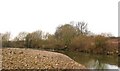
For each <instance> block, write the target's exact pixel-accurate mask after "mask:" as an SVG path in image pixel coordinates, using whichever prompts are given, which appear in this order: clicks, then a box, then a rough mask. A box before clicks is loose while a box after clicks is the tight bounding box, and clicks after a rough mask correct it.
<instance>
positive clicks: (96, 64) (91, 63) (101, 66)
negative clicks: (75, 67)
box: [87, 60, 107, 69]
mask: <svg viewBox="0 0 120 71" xmlns="http://www.w3.org/2000/svg"><path fill="white" fill-rule="evenodd" d="M87 66H88V67H89V68H92V69H107V65H106V64H104V63H101V62H99V61H98V60H90V61H89V62H88V63H87Z"/></svg>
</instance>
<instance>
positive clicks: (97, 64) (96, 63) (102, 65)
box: [62, 51, 118, 69]
mask: <svg viewBox="0 0 120 71" xmlns="http://www.w3.org/2000/svg"><path fill="white" fill-rule="evenodd" d="M62 53H64V54H66V55H68V56H69V57H71V58H72V59H74V60H75V61H76V62H78V63H80V64H83V65H85V66H86V67H87V68H89V69H118V57H117V56H106V55H93V54H86V53H80V52H70V51H62Z"/></svg>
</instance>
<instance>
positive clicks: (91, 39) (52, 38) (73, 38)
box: [0, 22, 118, 54]
mask: <svg viewBox="0 0 120 71" xmlns="http://www.w3.org/2000/svg"><path fill="white" fill-rule="evenodd" d="M0 36H1V41H2V46H3V47H14V48H36V49H52V50H70V51H79V52H85V53H96V54H118V45H117V42H113V41H112V39H113V38H112V35H111V34H99V35H96V34H93V33H92V32H90V31H89V30H88V29H87V23H85V22H77V23H76V24H71V23H69V24H64V25H60V26H58V27H57V29H56V31H55V33H54V34H49V33H46V34H44V33H43V31H42V30H37V31H34V32H32V33H27V32H20V33H19V34H18V35H17V36H16V37H15V38H14V39H13V40H10V33H9V32H6V33H1V34H0ZM114 39H115V40H116V38H114Z"/></svg>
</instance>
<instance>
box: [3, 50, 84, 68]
mask: <svg viewBox="0 0 120 71" xmlns="http://www.w3.org/2000/svg"><path fill="white" fill-rule="evenodd" d="M2 55H3V58H2V68H3V69H85V67H84V66H83V65H81V64H79V63H77V62H75V61H74V60H72V59H71V58H69V57H68V56H66V55H64V54H61V53H56V52H49V51H42V50H33V49H24V48H3V49H2Z"/></svg>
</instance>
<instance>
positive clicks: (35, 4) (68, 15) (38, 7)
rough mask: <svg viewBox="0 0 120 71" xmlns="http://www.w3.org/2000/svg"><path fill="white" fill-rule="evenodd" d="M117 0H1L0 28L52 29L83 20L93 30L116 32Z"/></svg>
mask: <svg viewBox="0 0 120 71" xmlns="http://www.w3.org/2000/svg"><path fill="white" fill-rule="evenodd" d="M118 1H119V0H0V32H1V33H4V32H7V31H8V32H11V34H12V36H16V35H17V34H18V33H19V32H22V31H25V32H33V31H36V30H42V31H44V32H49V33H54V32H55V30H56V27H57V26H59V25H60V24H65V23H69V22H70V21H84V22H86V23H88V29H89V30H90V31H92V32H93V33H111V34H113V35H114V36H118Z"/></svg>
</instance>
